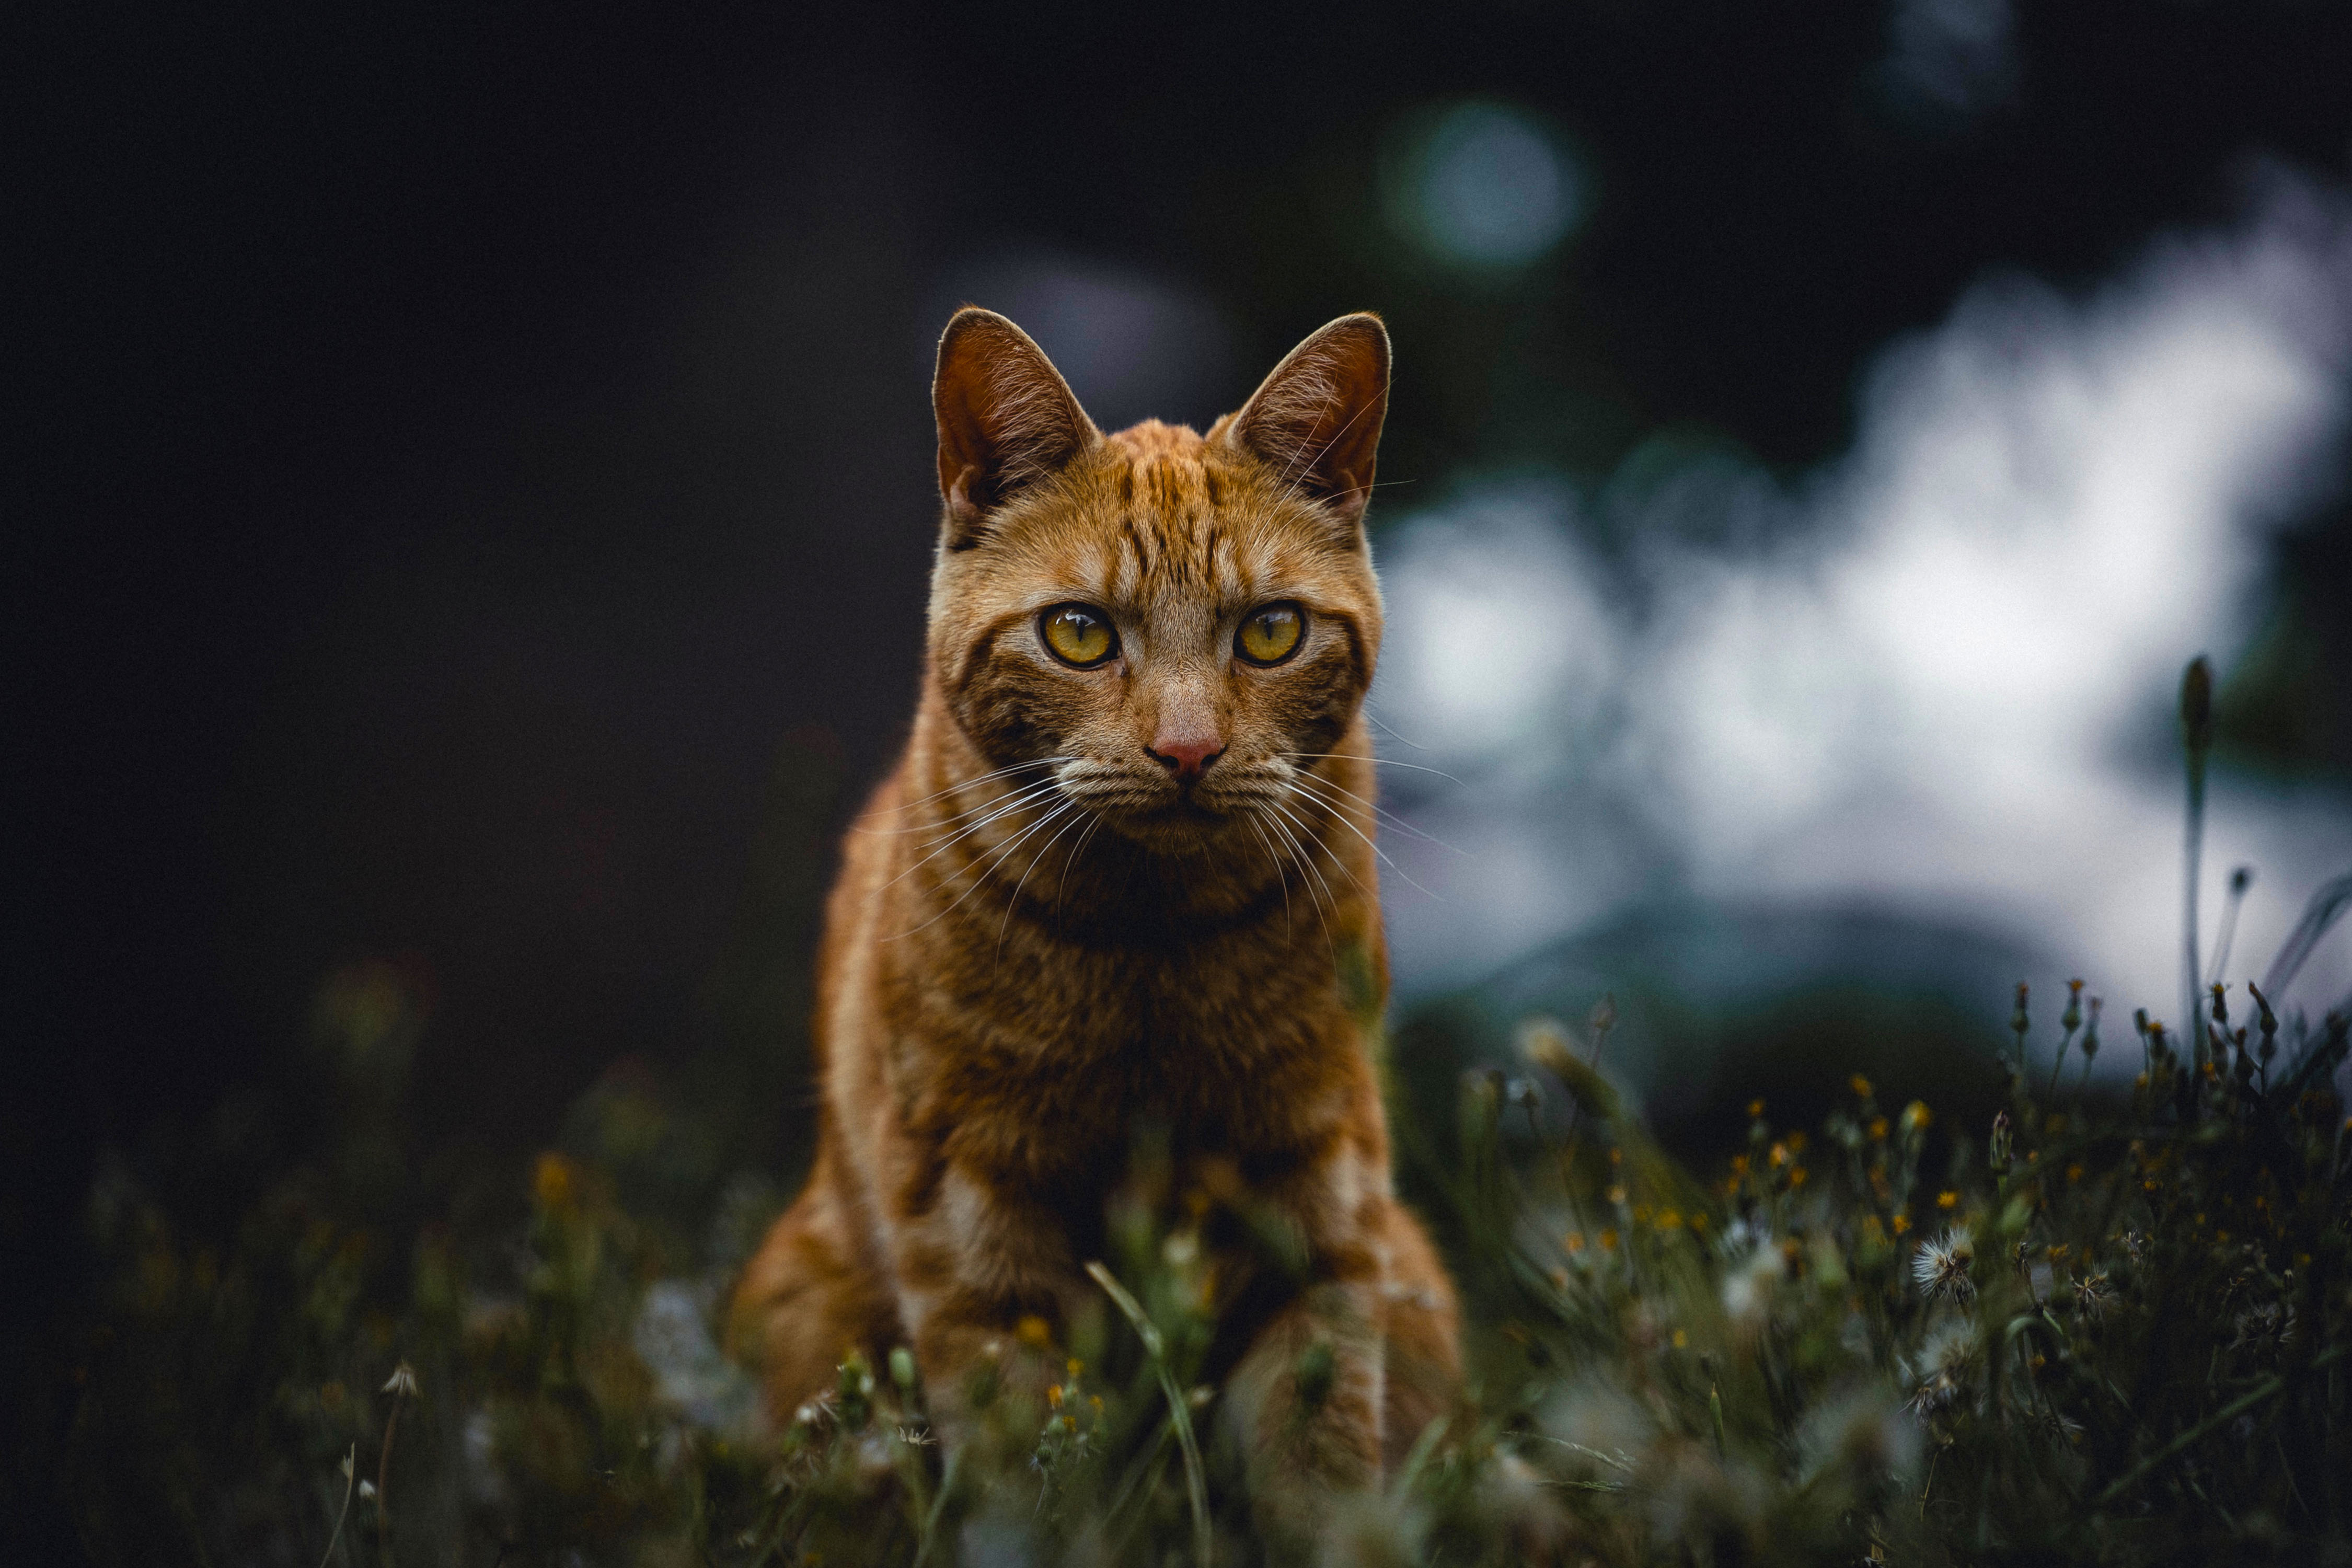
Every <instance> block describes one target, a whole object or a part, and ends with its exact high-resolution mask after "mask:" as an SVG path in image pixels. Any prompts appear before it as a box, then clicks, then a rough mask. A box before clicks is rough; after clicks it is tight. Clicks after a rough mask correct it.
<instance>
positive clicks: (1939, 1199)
mask: <svg viewBox="0 0 2352 1568" xmlns="http://www.w3.org/2000/svg"><path fill="white" fill-rule="evenodd" d="M1936 1206H1937V1208H1939V1209H1942V1210H1943V1211H1944V1212H1945V1213H1946V1214H1949V1213H1951V1212H1952V1210H1954V1209H1956V1208H1958V1207H1959V1206H1960V1194H1958V1193H1956V1192H1954V1191H1952V1189H1951V1188H1949V1187H1946V1188H1945V1189H1944V1190H1943V1191H1942V1192H1940V1193H1937V1194H1936Z"/></svg>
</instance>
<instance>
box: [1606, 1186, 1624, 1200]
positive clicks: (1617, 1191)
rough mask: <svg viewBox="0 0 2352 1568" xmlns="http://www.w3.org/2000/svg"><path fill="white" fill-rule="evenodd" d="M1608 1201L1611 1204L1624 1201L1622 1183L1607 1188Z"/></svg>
mask: <svg viewBox="0 0 2352 1568" xmlns="http://www.w3.org/2000/svg"><path fill="white" fill-rule="evenodd" d="M1609 1201H1610V1202H1611V1203H1612V1204H1622V1203H1623V1202H1624V1201H1625V1189H1624V1187H1623V1186H1622V1185H1620V1186H1613V1187H1611V1188H1610V1189H1609Z"/></svg>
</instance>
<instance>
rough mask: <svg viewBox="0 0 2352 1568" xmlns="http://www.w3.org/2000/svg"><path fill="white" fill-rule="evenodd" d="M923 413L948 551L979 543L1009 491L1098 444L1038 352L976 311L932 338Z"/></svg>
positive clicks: (990, 315) (1016, 332)
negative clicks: (935, 446)
mask: <svg viewBox="0 0 2352 1568" xmlns="http://www.w3.org/2000/svg"><path fill="white" fill-rule="evenodd" d="M931 409H932V412H933V413H934V414H935V415H936V416H938V418H939V426H940V499H942V500H945V501H946V502H947V544H948V548H949V549H950V550H969V549H971V547H972V546H973V545H975V544H977V543H979V542H980V541H981V537H982V533H983V532H984V531H985V530H986V527H987V523H988V515H989V513H990V512H992V511H993V510H996V508H998V507H999V506H1002V505H1003V503H1004V501H1005V500H1006V499H1007V498H1008V497H1010V496H1011V495H1012V494H1013V492H1014V491H1015V490H1018V489H1020V488H1021V487H1022V486H1024V485H1026V484H1030V483H1033V482H1034V481H1035V480H1037V479H1043V478H1045V476H1046V475H1048V474H1052V473H1054V472H1055V471H1057V470H1059V469H1060V468H1063V467H1064V466H1065V465H1066V464H1067V463H1069V462H1070V461H1072V460H1073V459H1074V458H1077V457H1078V456H1079V455H1080V454H1081V453H1083V452H1086V451H1087V450H1088V449H1089V448H1091V447H1093V446H1094V444H1095V443H1096V442H1097V441H1099V440H1101V439H1102V433H1101V432H1100V431H1098V430H1097V429H1096V428H1095V425H1094V421H1093V420H1091V419H1089V418H1087V411H1086V410H1085V409H1083V408H1081V407H1079V406H1078V400H1077V398H1076V396H1075V395H1073V394H1072V393H1071V391H1070V386H1069V383H1067V382H1066V381H1064V380H1063V379H1062V373H1061V372H1059V371H1057V370H1055V368H1054V362H1053V361H1051V360H1049V359H1047V358H1046V357H1045V351H1044V350H1043V349H1040V348H1039V347H1038V346H1037V345H1036V344H1035V343H1034V342H1030V341H1029V334H1028V333H1026V332H1024V331H1022V330H1021V329H1020V328H1018V327H1016V326H1014V325H1013V323H1012V322H1011V321H1006V320H1005V319H1004V318H1003V317H1002V316H1000V315H998V314H997V313H996V312H995V311H993V310H982V309H980V308H979V307H978V306H976V305H966V306H965V307H964V308H963V309H962V310H958V311H957V312H956V313H955V315H954V317H953V319H951V320H950V321H949V322H948V330H947V331H945V332H944V333H942V334H940V364H939V372H938V374H936V375H935V376H934V377H933V378H932V381H931Z"/></svg>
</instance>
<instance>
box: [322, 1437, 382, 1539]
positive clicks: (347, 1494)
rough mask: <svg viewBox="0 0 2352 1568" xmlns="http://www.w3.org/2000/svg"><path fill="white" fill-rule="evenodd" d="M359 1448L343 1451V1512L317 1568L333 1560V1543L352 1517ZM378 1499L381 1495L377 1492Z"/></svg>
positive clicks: (355, 1446)
mask: <svg viewBox="0 0 2352 1568" xmlns="http://www.w3.org/2000/svg"><path fill="white" fill-rule="evenodd" d="M359 1458H360V1446H359V1445H358V1444H357V1443H354V1444H352V1446H351V1447H349V1448H346V1449H345V1450H343V1510H342V1512H341V1513H339V1514H337V1515H335V1533H334V1534H332V1535H330V1536H329V1537H327V1554H326V1555H325V1556H323V1557H321V1558H320V1559H319V1568H327V1564H328V1563H331V1562H333V1561H334V1560H335V1542H339V1541H341V1539H342V1538H343V1521H345V1520H347V1519H349V1518H351V1517H352V1493H353V1492H354V1491H357V1490H358V1489H359V1484H360V1466H359ZM377 1495H378V1496H379V1497H380V1496H382V1495H383V1494H382V1493H381V1492H379V1493H378V1494H377Z"/></svg>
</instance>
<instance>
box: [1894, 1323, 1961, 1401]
mask: <svg viewBox="0 0 2352 1568" xmlns="http://www.w3.org/2000/svg"><path fill="white" fill-rule="evenodd" d="M1976 1353H1977V1333H1976V1328H1975V1326H1974V1325H1973V1324H1971V1323H1970V1322H1969V1321H1968V1320H1966V1319H1961V1320H1959V1321H1947V1322H1945V1323H1944V1324H1942V1325H1941V1326H1939V1327H1938V1328H1937V1330H1936V1331H1935V1333H1934V1334H1933V1335H1931V1336H1930V1337H1929V1338H1928V1341H1927V1343H1926V1344H1925V1345H1924V1346H1922V1347H1921V1349H1920V1352H1919V1357H1918V1360H1917V1361H1916V1362H1915V1363H1913V1370H1912V1374H1913V1375H1914V1376H1915V1377H1916V1378H1917V1379H1918V1382H1917V1384H1916V1386H1914V1388H1913V1389H1912V1392H1911V1398H1910V1400H1909V1404H1910V1406H1911V1408H1912V1409H1914V1410H1916V1411H1917V1412H1918V1413H1919V1414H1920V1415H1935V1414H1936V1413H1937V1412H1938V1411H1940V1410H1944V1409H1947V1408H1948V1407H1949V1406H1950V1405H1952V1403H1953V1402H1954V1401H1955V1400H1957V1399H1958V1397H1959V1395H1960V1389H1961V1387H1962V1385H1963V1380H1964V1379H1965V1378H1966V1376H1967V1375H1968V1370H1969V1363H1970V1362H1971V1361H1973V1360H1975V1358H1976Z"/></svg>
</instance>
